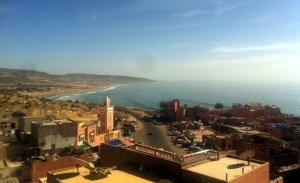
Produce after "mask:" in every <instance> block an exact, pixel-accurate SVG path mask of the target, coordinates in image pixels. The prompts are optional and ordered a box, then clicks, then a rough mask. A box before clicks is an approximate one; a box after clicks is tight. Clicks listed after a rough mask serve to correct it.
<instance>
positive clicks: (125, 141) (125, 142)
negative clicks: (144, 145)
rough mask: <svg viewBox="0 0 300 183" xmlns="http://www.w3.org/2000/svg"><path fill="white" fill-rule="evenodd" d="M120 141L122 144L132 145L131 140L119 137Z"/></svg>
mask: <svg viewBox="0 0 300 183" xmlns="http://www.w3.org/2000/svg"><path fill="white" fill-rule="evenodd" d="M120 141H121V142H122V143H123V145H125V146H132V145H134V143H132V142H129V140H127V139H126V140H123V139H121V140H120Z"/></svg>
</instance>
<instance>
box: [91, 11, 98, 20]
mask: <svg viewBox="0 0 300 183" xmlns="http://www.w3.org/2000/svg"><path fill="white" fill-rule="evenodd" d="M98 17H99V15H98V14H96V13H94V14H91V15H90V19H92V20H96V19H97V18H98Z"/></svg>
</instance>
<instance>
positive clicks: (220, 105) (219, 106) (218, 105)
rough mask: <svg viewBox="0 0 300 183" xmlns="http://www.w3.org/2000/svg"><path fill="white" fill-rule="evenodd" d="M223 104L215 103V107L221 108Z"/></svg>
mask: <svg viewBox="0 0 300 183" xmlns="http://www.w3.org/2000/svg"><path fill="white" fill-rule="evenodd" d="M223 107H224V105H223V104H222V103H219V102H218V103H216V105H215V109H223Z"/></svg>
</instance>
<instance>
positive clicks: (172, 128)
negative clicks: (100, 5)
mask: <svg viewBox="0 0 300 183" xmlns="http://www.w3.org/2000/svg"><path fill="white" fill-rule="evenodd" d="M170 131H177V129H176V128H175V127H170V128H168V132H170Z"/></svg>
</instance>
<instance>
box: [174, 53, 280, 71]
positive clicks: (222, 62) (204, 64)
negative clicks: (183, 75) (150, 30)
mask: <svg viewBox="0 0 300 183" xmlns="http://www.w3.org/2000/svg"><path fill="white" fill-rule="evenodd" d="M279 58H280V56H278V55H277V56H275V55H266V56H259V57H247V58H236V59H230V58H225V59H222V58H221V59H208V60H198V61H193V62H184V63H182V62H180V63H173V64H172V65H173V66H174V67H180V68H191V69H192V68H194V69H196V68H197V69H199V68H202V69H204V68H226V67H232V66H234V67H237V66H244V65H249V64H251V65H253V64H270V63H272V62H274V61H278V59H279Z"/></svg>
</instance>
